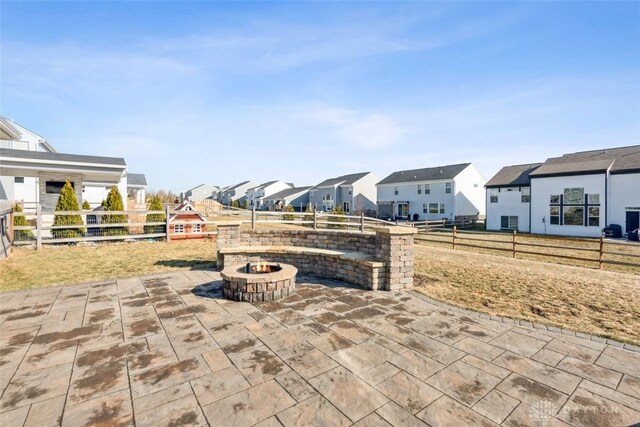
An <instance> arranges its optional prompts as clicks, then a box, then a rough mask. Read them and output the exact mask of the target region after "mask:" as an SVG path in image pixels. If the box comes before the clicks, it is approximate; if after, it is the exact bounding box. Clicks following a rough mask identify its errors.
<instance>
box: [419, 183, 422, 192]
mask: <svg viewBox="0 0 640 427" xmlns="http://www.w3.org/2000/svg"><path fill="white" fill-rule="evenodd" d="M418 194H422V184H418Z"/></svg>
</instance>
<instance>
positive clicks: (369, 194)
mask: <svg viewBox="0 0 640 427" xmlns="http://www.w3.org/2000/svg"><path fill="white" fill-rule="evenodd" d="M379 181H380V179H378V177H377V176H375V175H374V174H372V173H370V174H367V175H365V176H364V177H362V178H361V179H359V180H358V181H356V182H355V183H354V184H353V192H352V196H353V197H352V200H351V212H361V211H363V210H375V209H376V202H377V201H378V190H377V189H376V184H377V183H378V182H379Z"/></svg>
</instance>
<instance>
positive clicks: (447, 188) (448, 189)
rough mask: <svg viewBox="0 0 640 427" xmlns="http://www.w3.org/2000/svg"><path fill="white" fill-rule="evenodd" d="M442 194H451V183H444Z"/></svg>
mask: <svg viewBox="0 0 640 427" xmlns="http://www.w3.org/2000/svg"><path fill="white" fill-rule="evenodd" d="M444 192H445V193H446V194H451V182H445V183H444Z"/></svg>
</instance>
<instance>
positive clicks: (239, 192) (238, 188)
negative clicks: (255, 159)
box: [218, 181, 258, 206]
mask: <svg viewBox="0 0 640 427" xmlns="http://www.w3.org/2000/svg"><path fill="white" fill-rule="evenodd" d="M257 185H258V183H257V182H255V181H243V182H240V183H238V184H235V185H232V186H229V187H228V188H226V189H225V190H224V191H222V190H220V192H219V193H218V201H219V202H220V203H222V204H223V205H227V206H228V205H230V204H231V203H233V202H235V201H237V202H238V203H240V204H241V205H242V204H243V203H244V201H245V199H246V198H247V191H248V190H249V189H250V188H253V187H255V186H257Z"/></svg>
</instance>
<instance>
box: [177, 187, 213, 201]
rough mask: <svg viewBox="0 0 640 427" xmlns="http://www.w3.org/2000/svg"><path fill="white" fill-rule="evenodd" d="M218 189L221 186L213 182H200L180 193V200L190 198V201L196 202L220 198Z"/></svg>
mask: <svg viewBox="0 0 640 427" xmlns="http://www.w3.org/2000/svg"><path fill="white" fill-rule="evenodd" d="M218 191H220V187H218V186H217V185H212V184H200V185H196V186H195V187H192V188H189V189H188V190H185V191H183V192H181V193H180V201H185V200H188V201H190V202H196V201H198V200H205V199H213V200H216V199H217V198H218Z"/></svg>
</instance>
